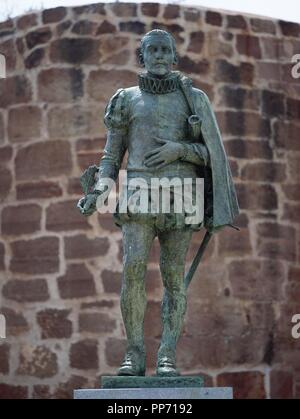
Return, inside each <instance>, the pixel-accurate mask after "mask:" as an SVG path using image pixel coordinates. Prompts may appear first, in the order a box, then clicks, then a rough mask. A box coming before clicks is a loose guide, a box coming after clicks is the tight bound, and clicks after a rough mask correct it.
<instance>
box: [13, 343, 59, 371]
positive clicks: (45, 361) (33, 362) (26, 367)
mask: <svg viewBox="0 0 300 419" xmlns="http://www.w3.org/2000/svg"><path fill="white" fill-rule="evenodd" d="M57 372H58V364H57V356H56V354H55V353H54V352H51V350H50V349H49V348H47V347H46V346H43V345H39V346H36V347H31V346H24V347H23V348H22V349H21V352H20V358H19V367H18V370H17V374H18V375H27V376H28V375H29V376H32V377H37V378H51V377H53V376H55V375H56V374H57Z"/></svg>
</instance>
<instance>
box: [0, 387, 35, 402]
mask: <svg viewBox="0 0 300 419" xmlns="http://www.w3.org/2000/svg"><path fill="white" fill-rule="evenodd" d="M27 398H28V387H25V386H12V385H9V384H0V399H2V400H8V399H27Z"/></svg>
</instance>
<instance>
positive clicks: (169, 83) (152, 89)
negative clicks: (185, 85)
mask: <svg viewBox="0 0 300 419" xmlns="http://www.w3.org/2000/svg"><path fill="white" fill-rule="evenodd" d="M179 76H180V73H179V72H176V71H173V72H171V74H170V75H169V76H168V77H166V78H163V79H158V78H155V77H151V76H149V75H148V74H147V73H141V74H139V76H138V77H139V87H140V89H141V90H143V91H144V92H147V93H152V94H154V95H163V94H166V93H171V92H175V90H177V89H179Z"/></svg>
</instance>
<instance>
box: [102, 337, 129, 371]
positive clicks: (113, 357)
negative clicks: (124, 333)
mask: <svg viewBox="0 0 300 419" xmlns="http://www.w3.org/2000/svg"><path fill="white" fill-rule="evenodd" d="M125 350H126V341H125V339H118V338H109V339H107V341H106V342H105V356H106V362H107V365H109V366H110V367H119V366H120V364H121V362H122V360H123V357H124V354H125Z"/></svg>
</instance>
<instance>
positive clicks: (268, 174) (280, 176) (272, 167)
mask: <svg viewBox="0 0 300 419" xmlns="http://www.w3.org/2000/svg"><path fill="white" fill-rule="evenodd" d="M285 178H286V171H285V165H284V164H282V163H274V162H269V163H267V162H264V163H247V164H246V165H245V166H243V167H242V170H241V179H242V180H249V181H252V182H256V181H257V182H283V181H284V180H285Z"/></svg>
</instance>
